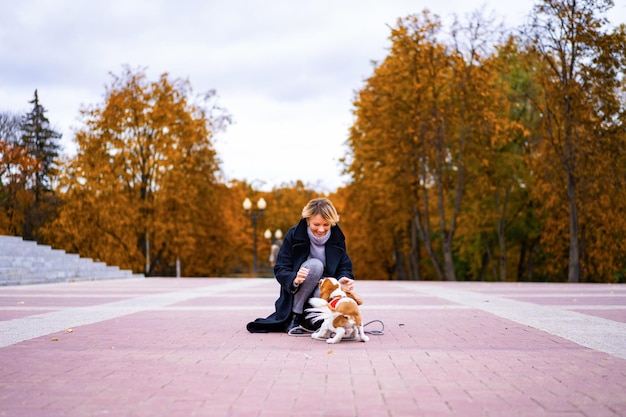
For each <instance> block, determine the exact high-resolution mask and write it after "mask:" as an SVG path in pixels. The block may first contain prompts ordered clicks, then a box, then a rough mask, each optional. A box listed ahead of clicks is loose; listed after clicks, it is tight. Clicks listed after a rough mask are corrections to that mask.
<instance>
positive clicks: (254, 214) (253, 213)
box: [243, 197, 267, 276]
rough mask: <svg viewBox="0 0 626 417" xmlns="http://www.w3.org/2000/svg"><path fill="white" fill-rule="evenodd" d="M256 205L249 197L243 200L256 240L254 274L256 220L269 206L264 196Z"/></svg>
mask: <svg viewBox="0 0 626 417" xmlns="http://www.w3.org/2000/svg"><path fill="white" fill-rule="evenodd" d="M256 207H257V208H256V209H253V208H252V202H251V201H250V199H249V198H247V197H246V199H245V200H243V210H244V211H245V212H246V216H248V217H250V219H251V220H252V237H253V241H254V276H256V275H257V256H256V222H257V220H258V218H259V217H261V216H262V215H263V213H264V212H265V208H266V207H267V203H266V202H265V199H264V198H263V197H261V198H259V201H257V203H256Z"/></svg>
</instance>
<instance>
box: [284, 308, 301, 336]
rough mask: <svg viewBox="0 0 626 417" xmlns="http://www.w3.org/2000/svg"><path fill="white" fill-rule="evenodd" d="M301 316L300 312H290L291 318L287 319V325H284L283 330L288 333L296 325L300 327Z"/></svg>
mask: <svg viewBox="0 0 626 417" xmlns="http://www.w3.org/2000/svg"><path fill="white" fill-rule="evenodd" d="M301 319H302V317H301V316H300V314H295V313H294V314H292V315H291V320H290V321H289V324H287V327H285V331H286V332H287V333H289V332H290V331H291V330H293V329H295V328H296V327H300V322H301V321H302V320H301Z"/></svg>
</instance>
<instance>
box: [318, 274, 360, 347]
mask: <svg viewBox="0 0 626 417" xmlns="http://www.w3.org/2000/svg"><path fill="white" fill-rule="evenodd" d="M319 288H320V295H319V297H313V298H310V299H309V304H310V305H311V306H312V307H311V308H307V309H306V312H307V313H308V314H307V319H310V320H311V321H312V322H314V323H315V322H318V321H320V320H323V322H322V325H321V327H320V328H319V330H317V331H316V332H315V333H313V334H312V335H311V337H312V338H314V339H318V340H326V343H337V342H339V341H341V340H342V339H356V340H360V341H362V342H367V341H368V340H369V337H368V336H367V335H366V334H365V331H364V330H363V320H362V319H361V312H360V310H359V305H361V304H362V301H361V299H360V298H358V297H357V296H356V295H354V294H353V293H351V292H346V291H343V290H342V289H341V285H340V284H339V281H337V280H336V279H335V278H322V279H321V280H320V282H319Z"/></svg>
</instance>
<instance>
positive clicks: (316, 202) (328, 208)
mask: <svg viewBox="0 0 626 417" xmlns="http://www.w3.org/2000/svg"><path fill="white" fill-rule="evenodd" d="M317 214H319V215H321V216H322V217H323V218H324V220H326V221H327V222H329V223H330V224H331V225H332V226H335V225H336V224H337V223H339V214H337V209H335V206H333V203H331V201H330V200H329V199H327V198H314V199H313V200H311V201H309V202H308V203H307V205H306V206H304V208H303V209H302V218H303V219H310V218H311V217H313V216H315V215H317Z"/></svg>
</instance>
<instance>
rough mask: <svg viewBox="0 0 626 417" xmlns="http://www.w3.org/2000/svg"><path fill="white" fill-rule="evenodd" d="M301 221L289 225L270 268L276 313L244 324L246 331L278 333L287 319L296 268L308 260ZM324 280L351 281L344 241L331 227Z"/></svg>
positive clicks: (294, 290) (304, 224)
mask: <svg viewBox="0 0 626 417" xmlns="http://www.w3.org/2000/svg"><path fill="white" fill-rule="evenodd" d="M307 227H308V225H307V223H306V220H305V219H301V220H300V222H299V223H298V224H297V225H295V226H293V227H292V228H291V229H289V231H288V232H287V234H286V235H285V238H284V240H283V244H282V246H281V247H280V251H279V252H278V257H277V258H276V264H275V265H274V276H275V277H276V280H277V281H278V283H279V284H280V296H279V297H278V300H276V302H275V303H274V306H275V307H276V311H275V312H274V313H272V314H271V315H270V316H268V317H267V318H264V319H263V318H259V319H256V320H255V321H253V322H251V323H248V325H247V326H246V328H247V329H248V331H250V332H252V333H265V332H282V331H285V327H286V326H287V324H288V323H289V320H290V319H291V307H292V305H293V295H294V294H295V293H296V291H297V290H298V289H297V288H294V286H293V280H294V279H295V278H296V275H297V273H298V270H299V269H300V266H301V265H302V264H303V263H304V261H306V260H307V259H308V258H309V254H310V252H311V241H310V239H309V235H308V233H307ZM325 247H326V249H325V250H326V266H325V267H324V276H325V277H334V278H337V279H339V278H341V277H348V278H351V279H354V275H353V273H352V261H351V260H350V257H349V256H348V253H347V252H346V238H345V236H344V234H343V232H342V231H341V229H340V228H339V226H332V227H331V229H330V238H329V239H328V241H327V242H326V245H325Z"/></svg>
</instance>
